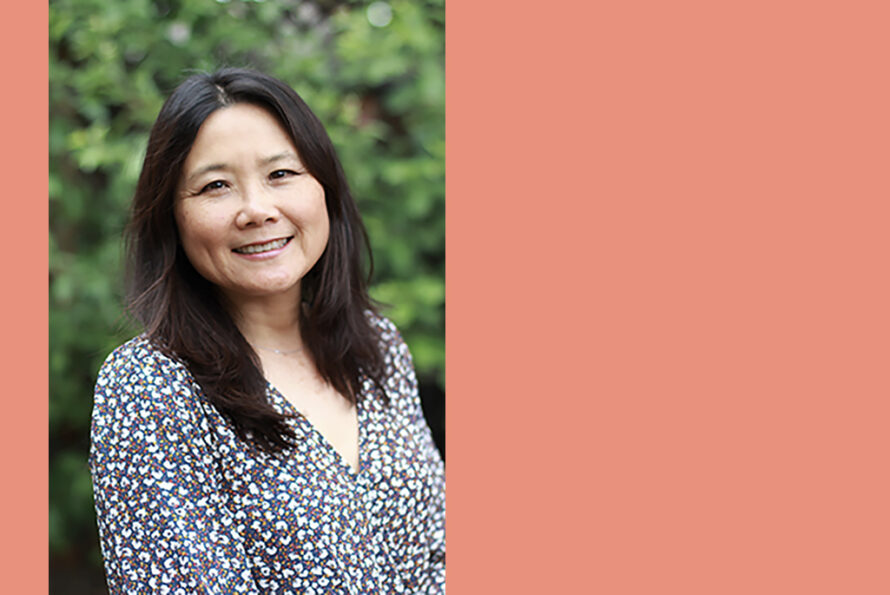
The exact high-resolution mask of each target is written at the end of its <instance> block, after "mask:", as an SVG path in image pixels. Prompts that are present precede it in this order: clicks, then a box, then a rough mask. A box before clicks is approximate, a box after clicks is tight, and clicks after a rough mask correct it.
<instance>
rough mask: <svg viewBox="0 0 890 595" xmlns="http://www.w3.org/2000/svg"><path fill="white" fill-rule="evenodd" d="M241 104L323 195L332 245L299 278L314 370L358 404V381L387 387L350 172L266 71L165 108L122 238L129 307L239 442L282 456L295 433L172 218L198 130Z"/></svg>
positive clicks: (196, 83) (212, 84) (191, 93)
mask: <svg viewBox="0 0 890 595" xmlns="http://www.w3.org/2000/svg"><path fill="white" fill-rule="evenodd" d="M237 103H249V104H252V105H256V106H259V107H261V108H264V109H266V110H267V111H268V112H269V113H270V114H271V115H272V116H274V117H275V118H276V119H277V120H278V122H279V123H280V124H281V126H282V127H283V128H284V130H285V131H286V132H287V133H288V135H289V136H290V138H291V140H292V141H293V143H294V146H295V147H296V148H297V151H298V153H299V156H300V159H301V161H302V163H303V164H304V165H305V167H306V169H307V170H308V171H309V173H310V174H312V175H313V176H314V177H315V179H316V180H318V182H319V183H320V184H321V185H322V187H323V188H324V192H325V203H326V206H327V211H328V216H329V218H330V237H329V239H328V244H327V246H326V248H325V250H324V253H323V254H322V256H321V259H320V260H319V261H318V263H316V265H315V266H314V267H313V268H312V269H311V270H310V271H309V272H308V273H307V274H306V275H305V276H304V277H303V280H302V282H301V288H302V302H303V304H302V313H301V319H300V332H301V334H302V338H303V341H304V343H305V344H306V345H307V347H308V349H309V351H310V352H311V354H312V357H313V359H314V361H315V364H316V366H317V367H318V371H319V372H320V373H321V375H322V377H323V378H324V379H325V380H326V381H327V382H328V383H329V384H330V385H331V386H333V387H334V388H335V389H336V390H337V391H338V392H340V393H341V394H343V395H344V396H346V397H347V398H348V399H349V400H350V401H352V402H353V403H354V402H356V400H357V399H358V395H359V394H360V392H361V383H362V377H363V375H364V376H366V377H367V378H369V379H370V380H372V381H373V382H375V383H376V384H377V385H378V386H379V387H381V389H382V388H383V383H382V382H381V374H382V368H383V363H382V354H381V353H380V348H379V344H378V341H379V337H378V334H377V332H376V331H375V330H374V327H373V325H372V324H371V321H370V320H369V318H368V316H369V315H370V314H371V313H373V312H374V311H375V309H374V306H373V303H372V301H371V299H370V298H369V297H368V291H367V281H368V278H366V276H365V273H364V268H365V267H364V266H363V265H364V256H365V254H367V257H368V259H367V262H368V263H369V265H370V263H371V258H370V256H371V250H370V245H369V243H368V237H367V234H366V232H365V228H364V225H363V224H362V221H361V218H360V217H359V213H358V209H357V207H356V204H355V201H354V200H353V198H352V196H351V195H350V193H349V187H348V185H347V183H346V177H345V175H344V173H343V168H342V166H341V165H340V161H339V159H338V158H337V155H336V152H335V151H334V146H333V144H332V143H331V140H330V139H329V138H328V135H327V133H326V132H325V129H324V127H323V126H322V124H321V122H319V121H318V119H317V118H316V117H315V115H314V114H313V113H312V112H311V111H310V109H309V107H308V106H307V105H306V104H305V103H304V102H303V100H302V99H301V98H300V97H299V95H297V93H296V92H294V90H293V89H291V88H290V87H289V86H288V85H286V84H284V83H282V82H281V81H279V80H277V79H275V78H272V77H270V76H268V75H265V74H262V73H260V72H256V71H252V70H244V69H236V68H227V69H223V70H220V71H217V72H215V73H213V74H196V75H192V76H190V77H189V78H188V79H186V80H185V81H184V82H183V83H182V84H180V85H179V86H178V87H177V88H176V90H174V91H173V93H172V95H170V97H169V98H168V99H167V101H166V102H165V103H164V106H163V107H162V108H161V112H160V114H158V118H157V121H156V122H155V124H154V126H153V127H152V130H151V134H150V136H149V140H148V148H147V150H146V154H145V162H144V163H143V166H142V172H141V174H140V175H139V182H138V184H137V187H136V194H135V196H134V198H133V206H132V213H131V219H130V224H129V227H128V229H127V234H126V239H127V277H128V279H127V280H128V288H127V289H128V303H129V310H130V313H131V314H132V315H133V316H134V317H135V318H136V319H137V320H138V321H139V322H141V323H142V325H143V326H144V327H145V332H146V334H147V335H148V337H149V339H150V340H151V341H152V342H153V343H154V344H155V345H157V346H158V347H159V348H160V349H162V350H163V351H164V352H165V353H167V354H168V355H171V356H173V357H176V358H177V359H179V360H181V361H183V362H184V363H185V364H186V365H187V366H188V368H189V370H190V371H191V373H192V375H193V376H194V377H195V380H196V381H197V382H198V384H200V386H201V388H202V390H203V392H204V394H205V396H206V397H207V398H208V399H209V400H210V402H211V403H213V405H214V406H215V407H216V408H217V409H218V410H219V411H220V412H221V413H223V415H225V416H226V417H227V418H228V419H229V421H230V422H231V423H232V424H233V426H234V428H235V430H236V432H237V433H238V435H239V436H240V437H241V438H242V439H243V440H245V441H247V442H248V443H251V444H253V445H254V446H256V447H258V448H260V449H261V450H264V451H266V452H276V451H280V450H281V449H283V448H285V447H287V446H288V445H291V444H293V440H294V438H295V437H294V434H293V431H292V430H291V429H290V428H289V427H288V425H287V423H286V416H283V415H281V414H279V413H278V412H277V411H275V409H274V408H273V407H272V405H271V404H270V403H269V402H268V400H267V398H266V394H265V393H266V381H265V379H264V377H263V373H262V370H261V367H260V362H259V357H258V356H257V354H256V353H255V352H254V350H253V348H252V347H251V346H250V344H249V343H248V342H247V340H246V339H245V338H244V336H243V335H242V334H241V332H240V331H239V330H238V327H237V326H236V325H235V322H234V319H233V317H232V314H231V313H230V312H229V311H228V310H227V308H226V305H225V303H224V302H223V300H222V298H221V297H220V295H219V294H218V292H217V291H216V289H215V287H214V286H213V285H212V284H211V283H210V282H209V281H207V280H206V279H204V278H203V277H202V276H201V275H200V274H199V273H198V272H197V271H196V270H195V269H194V268H193V267H192V265H191V263H190V262H189V260H188V258H187V257H186V255H185V252H184V251H183V249H182V246H181V245H180V242H179V234H178V230H177V227H176V222H175V220H174V215H173V206H174V201H175V195H176V189H177V186H178V183H179V178H180V175H181V172H182V166H183V164H184V163H185V159H186V157H187V155H188V153H189V151H190V150H191V147H192V144H193V143H194V140H195V136H196V135H197V134H198V129H199V128H200V127H201V125H202V124H203V123H204V121H205V120H206V119H207V117H208V116H209V115H210V114H211V113H213V112H214V111H215V110H217V109H220V108H224V107H227V106H230V105H234V104H237ZM365 251H366V252H365Z"/></svg>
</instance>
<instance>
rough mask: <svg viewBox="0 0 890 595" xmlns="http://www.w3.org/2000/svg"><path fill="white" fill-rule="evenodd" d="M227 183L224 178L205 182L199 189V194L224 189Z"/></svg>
mask: <svg viewBox="0 0 890 595" xmlns="http://www.w3.org/2000/svg"><path fill="white" fill-rule="evenodd" d="M226 187H227V184H226V183H225V182H223V181H222V180H213V181H212V182H210V183H208V184H205V185H204V187H203V188H201V190H199V191H198V194H204V193H205V192H213V191H214V190H222V189H223V188H226Z"/></svg>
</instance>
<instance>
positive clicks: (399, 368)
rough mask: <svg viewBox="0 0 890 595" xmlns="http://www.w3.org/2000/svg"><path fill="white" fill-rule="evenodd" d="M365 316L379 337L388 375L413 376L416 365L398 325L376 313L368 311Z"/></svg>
mask: <svg viewBox="0 0 890 595" xmlns="http://www.w3.org/2000/svg"><path fill="white" fill-rule="evenodd" d="M365 315H366V316H367V318H368V322H369V324H370V325H371V326H372V327H373V328H374V330H375V331H376V332H377V335H378V337H379V344H380V350H381V352H382V353H383V362H384V366H385V367H386V375H387V376H390V375H392V373H393V372H396V373H401V374H408V373H409V372H410V373H411V374H413V373H414V364H413V362H412V360H411V352H410V351H409V349H408V345H407V344H406V343H405V340H404V339H403V338H402V334H401V333H400V332H399V329H398V328H397V327H396V325H395V324H393V322H392V321H391V320H390V319H389V318H387V317H385V316H383V315H381V314H377V313H376V312H371V311H368V312H366V313H365Z"/></svg>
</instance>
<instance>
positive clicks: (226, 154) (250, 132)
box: [185, 103, 297, 171]
mask: <svg viewBox="0 0 890 595" xmlns="http://www.w3.org/2000/svg"><path fill="white" fill-rule="evenodd" d="M287 150H290V151H293V152H294V154H296V152H297V150H296V147H295V146H294V143H293V141H292V140H291V138H290V136H289V135H288V133H287V132H286V131H285V129H284V128H283V127H282V126H281V124H280V123H279V122H278V119H277V118H275V117H274V116H273V115H272V114H270V113H269V112H268V111H267V110H265V109H263V108H261V107H258V106H256V105H253V104H249V103H236V104H235V105H232V106H227V107H222V108H220V109H218V110H216V111H214V112H213V113H212V114H210V115H209V116H208V117H207V119H206V120H204V123H203V124H202V125H201V127H200V128H199V129H198V134H197V135H196V136H195V141H194V143H192V147H191V149H190V150H189V154H188V156H187V157H186V160H185V171H188V170H189V169H191V168H194V167H201V166H202V165H206V163H203V162H205V161H207V160H211V161H218V160H221V159H222V160H227V159H237V158H251V157H256V158H261V157H263V156H266V155H273V154H278V153H282V152H284V151H287Z"/></svg>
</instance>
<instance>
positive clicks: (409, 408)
mask: <svg viewBox="0 0 890 595" xmlns="http://www.w3.org/2000/svg"><path fill="white" fill-rule="evenodd" d="M391 324H392V323H390V327H391V332H392V333H393V348H394V351H395V356H394V358H393V363H394V367H395V370H394V371H395V374H394V375H393V376H391V379H392V380H393V381H394V382H393V385H392V386H391V387H390V388H396V389H397V390H398V392H399V393H400V394H401V395H402V396H401V398H402V399H404V400H403V402H402V404H401V406H402V407H404V408H405V410H406V412H407V422H408V427H409V428H410V431H411V433H412V434H413V435H414V438H415V443H416V444H418V445H419V450H420V454H421V460H423V467H424V472H425V478H426V483H427V485H426V488H427V489H428V490H429V500H428V509H427V515H426V517H425V518H424V530H423V531H422V533H421V536H422V538H423V539H425V543H424V544H422V546H423V550H424V551H426V552H427V554H428V555H427V559H426V560H425V561H424V563H423V564H420V565H419V566H418V568H419V570H420V571H421V574H422V576H420V577H418V578H417V587H416V591H415V592H416V593H424V594H427V595H438V594H440V593H445V466H444V463H443V461H442V457H441V456H440V455H439V450H438V449H437V448H436V445H435V443H434V442H433V436H432V432H431V431H430V428H429V425H428V424H427V422H426V419H425V418H424V415H423V408H422V406H421V401H420V395H419V392H418V387H417V376H416V374H415V371H414V364H413V361H412V358H411V353H410V351H409V350H408V346H407V345H406V344H405V342H404V341H403V340H402V338H401V335H400V334H399V332H398V331H397V330H396V329H395V327H394V326H391Z"/></svg>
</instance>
